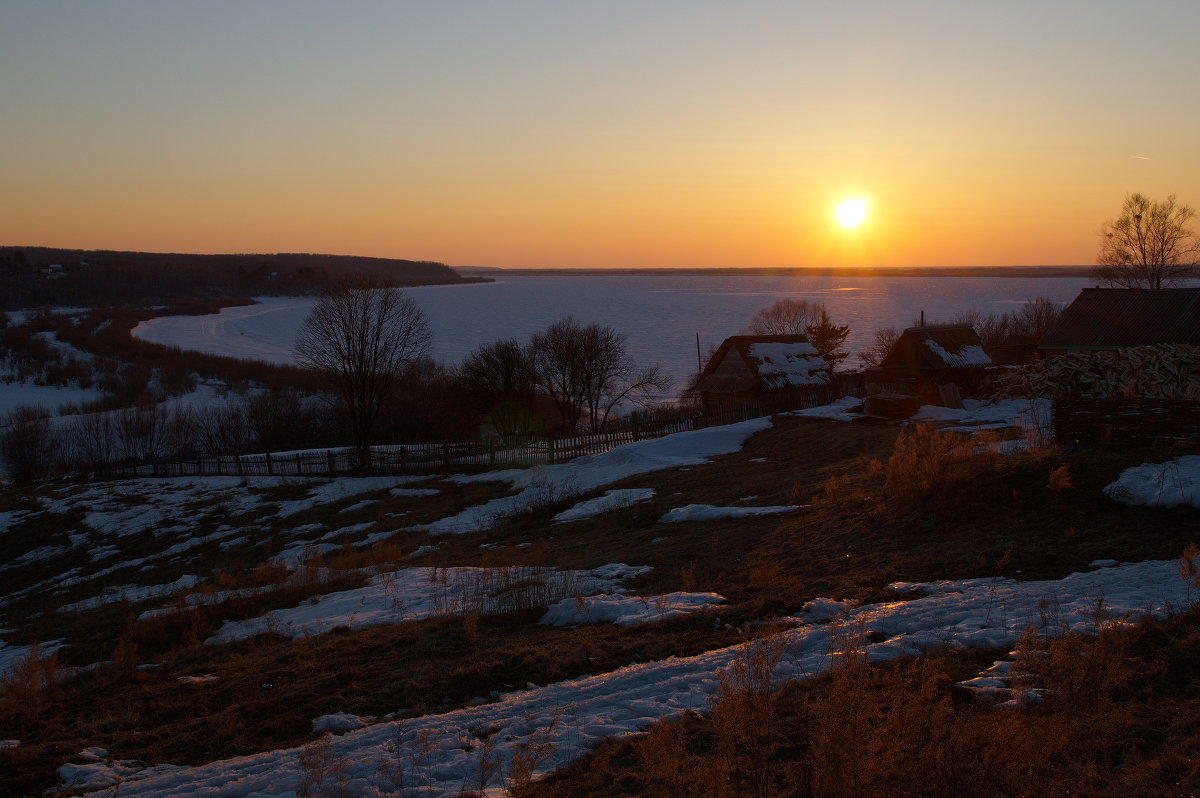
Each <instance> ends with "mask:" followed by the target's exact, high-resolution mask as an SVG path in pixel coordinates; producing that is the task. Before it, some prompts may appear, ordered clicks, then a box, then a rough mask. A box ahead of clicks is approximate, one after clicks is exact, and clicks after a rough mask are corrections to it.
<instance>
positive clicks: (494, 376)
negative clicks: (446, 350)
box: [457, 338, 533, 410]
mask: <svg viewBox="0 0 1200 798" xmlns="http://www.w3.org/2000/svg"><path fill="white" fill-rule="evenodd" d="M457 377H458V382H459V384H460V385H461V386H462V388H463V390H464V391H466V393H467V395H468V396H470V398H471V400H472V401H473V402H475V403H476V404H477V405H478V406H479V408H480V409H481V410H490V409H491V408H493V407H495V405H496V404H497V403H498V402H500V401H502V400H504V399H511V398H524V397H527V396H528V395H529V394H530V393H531V392H532V390H533V368H532V364H531V362H530V353H529V351H528V350H527V349H526V348H525V347H524V346H522V345H521V343H520V342H519V341H517V340H516V339H515V338H510V339H508V340H505V341H493V342H491V343H486V344H481V345H480V346H479V348H478V349H476V350H475V351H474V352H472V353H471V354H469V355H467V356H466V357H465V358H464V359H463V362H462V364H461V365H460V366H459V367H458V373H457Z"/></svg>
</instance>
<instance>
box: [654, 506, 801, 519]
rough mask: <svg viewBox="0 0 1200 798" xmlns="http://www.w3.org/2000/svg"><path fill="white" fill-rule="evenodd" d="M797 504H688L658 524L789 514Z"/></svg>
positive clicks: (665, 516)
mask: <svg viewBox="0 0 1200 798" xmlns="http://www.w3.org/2000/svg"><path fill="white" fill-rule="evenodd" d="M799 509H800V505H799V504H788V505H776V506H773V507H714V506H713V505H711V504H688V505H685V506H684V507H676V508H675V509H674V510H671V511H670V512H669V513H667V514H666V515H664V516H663V517H662V518H660V519H658V523H660V524H674V523H679V522H681V521H715V520H717V519H719V518H749V517H750V516H753V515H773V514H775V513H790V512H791V511H792V510H799Z"/></svg>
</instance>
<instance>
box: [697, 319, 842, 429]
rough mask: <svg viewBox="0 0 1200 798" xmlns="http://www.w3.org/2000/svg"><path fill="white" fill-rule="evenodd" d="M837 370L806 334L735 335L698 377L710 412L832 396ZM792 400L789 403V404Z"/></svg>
mask: <svg viewBox="0 0 1200 798" xmlns="http://www.w3.org/2000/svg"><path fill="white" fill-rule="evenodd" d="M833 383H834V380H833V372H832V370H831V369H830V368H829V364H827V363H826V362H825V361H824V360H823V359H822V358H821V356H820V355H819V354H818V353H817V350H816V349H815V348H814V347H813V345H812V344H811V343H809V341H808V338H807V337H805V336H803V335H735V336H732V337H730V338H726V339H725V340H724V341H723V342H721V345H720V346H719V347H718V348H717V351H715V352H714V353H713V354H712V357H710V358H709V359H708V363H707V364H706V365H705V366H704V370H703V371H702V372H700V377H699V379H698V380H697V381H696V390H697V391H698V392H699V394H700V399H701V401H702V402H703V404H704V409H705V411H706V412H710V413H712V412H717V413H720V412H724V411H729V410H736V409H740V408H743V407H746V406H748V405H752V404H763V403H769V404H770V405H771V408H770V409H793V408H798V407H804V406H807V405H813V404H820V403H821V402H822V401H825V400H826V399H828V398H832V396H831V393H832V387H833ZM788 405H791V407H786V406H788Z"/></svg>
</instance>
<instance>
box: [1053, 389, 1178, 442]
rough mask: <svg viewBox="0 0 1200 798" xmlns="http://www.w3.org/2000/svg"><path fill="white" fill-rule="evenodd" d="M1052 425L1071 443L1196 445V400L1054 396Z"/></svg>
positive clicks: (1059, 435) (1060, 435)
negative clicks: (1060, 397) (1056, 398)
mask: <svg viewBox="0 0 1200 798" xmlns="http://www.w3.org/2000/svg"><path fill="white" fill-rule="evenodd" d="M1054 428H1055V431H1056V433H1055V434H1056V436H1057V438H1058V442H1059V444H1061V445H1070V444H1075V443H1084V444H1095V443H1115V444H1135V443H1137V444H1142V443H1154V444H1179V445H1191V446H1200V402H1196V401H1188V400H1175V399H1058V400H1055V402H1054Z"/></svg>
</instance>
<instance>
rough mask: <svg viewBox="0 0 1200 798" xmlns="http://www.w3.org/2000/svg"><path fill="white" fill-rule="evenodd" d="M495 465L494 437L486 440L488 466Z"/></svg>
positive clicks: (493, 466)
mask: <svg viewBox="0 0 1200 798" xmlns="http://www.w3.org/2000/svg"><path fill="white" fill-rule="evenodd" d="M495 467H496V439H495V438H492V439H491V440H489V441H488V468H495Z"/></svg>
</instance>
